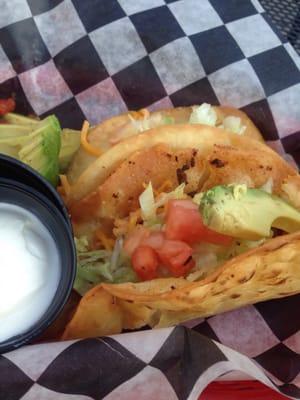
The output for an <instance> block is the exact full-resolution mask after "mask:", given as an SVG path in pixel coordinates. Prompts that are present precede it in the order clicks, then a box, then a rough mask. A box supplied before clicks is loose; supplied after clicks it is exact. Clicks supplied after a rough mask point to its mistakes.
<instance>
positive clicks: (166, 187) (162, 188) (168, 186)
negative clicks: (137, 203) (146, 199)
mask: <svg viewBox="0 0 300 400" xmlns="http://www.w3.org/2000/svg"><path fill="white" fill-rule="evenodd" d="M172 186H173V185H172V182H171V181H170V179H167V180H165V181H164V182H163V183H162V184H161V185H160V186H159V188H158V189H156V190H154V194H155V196H158V195H159V194H161V193H162V192H169V191H170V190H171V189H172Z"/></svg>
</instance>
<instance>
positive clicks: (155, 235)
mask: <svg viewBox="0 0 300 400" xmlns="http://www.w3.org/2000/svg"><path fill="white" fill-rule="evenodd" d="M164 240H165V237H164V234H163V233H162V232H151V233H150V236H148V237H146V239H143V240H142V242H141V244H142V245H143V246H150V247H152V249H154V250H157V249H159V248H161V247H162V245H163V243H164Z"/></svg>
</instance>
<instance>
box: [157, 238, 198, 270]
mask: <svg viewBox="0 0 300 400" xmlns="http://www.w3.org/2000/svg"><path fill="white" fill-rule="evenodd" d="M192 252H193V249H192V248H191V247H190V246H189V245H188V244H186V243H184V242H181V241H179V240H165V241H164V243H163V245H162V247H161V248H160V249H158V250H157V254H158V256H159V259H160V261H161V262H162V264H163V266H165V267H166V268H167V269H168V270H169V271H170V272H171V274H172V275H173V276H175V277H179V276H184V275H186V274H187V273H188V272H189V271H190V270H191V269H192V268H193V267H194V265H195V262H194V260H193V259H192Z"/></svg>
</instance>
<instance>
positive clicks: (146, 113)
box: [128, 108, 150, 119]
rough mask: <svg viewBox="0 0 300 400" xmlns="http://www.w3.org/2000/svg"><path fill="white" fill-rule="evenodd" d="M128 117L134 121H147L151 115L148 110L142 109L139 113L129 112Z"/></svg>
mask: <svg viewBox="0 0 300 400" xmlns="http://www.w3.org/2000/svg"><path fill="white" fill-rule="evenodd" d="M128 115H129V116H131V117H132V118H133V119H146V118H148V117H149V116H150V113H149V111H148V110H147V108H142V109H141V110H139V111H129V113H128Z"/></svg>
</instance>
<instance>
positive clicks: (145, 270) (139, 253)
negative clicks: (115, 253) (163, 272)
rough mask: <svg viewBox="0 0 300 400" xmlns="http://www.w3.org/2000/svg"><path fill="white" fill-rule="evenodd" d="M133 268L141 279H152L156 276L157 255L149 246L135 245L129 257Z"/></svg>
mask: <svg viewBox="0 0 300 400" xmlns="http://www.w3.org/2000/svg"><path fill="white" fill-rule="evenodd" d="M131 262H132V266H133V269H134V270H135V272H136V273H137V275H138V276H139V277H140V278H141V279H142V280H143V281H146V280H150V279H154V278H156V276H157V268H158V264H159V261H158V256H157V254H156V252H155V250H153V249H152V248H151V247H150V246H139V247H137V248H136V249H135V250H134V252H133V254H132V257H131Z"/></svg>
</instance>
